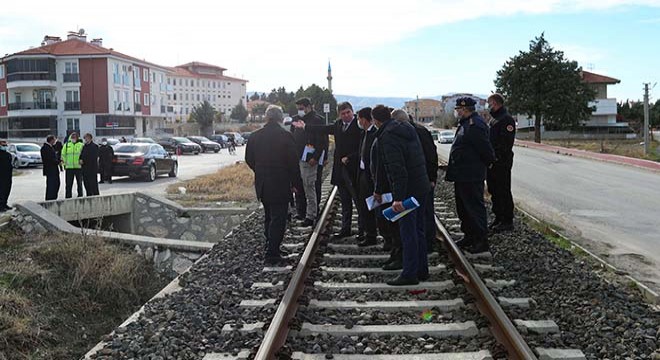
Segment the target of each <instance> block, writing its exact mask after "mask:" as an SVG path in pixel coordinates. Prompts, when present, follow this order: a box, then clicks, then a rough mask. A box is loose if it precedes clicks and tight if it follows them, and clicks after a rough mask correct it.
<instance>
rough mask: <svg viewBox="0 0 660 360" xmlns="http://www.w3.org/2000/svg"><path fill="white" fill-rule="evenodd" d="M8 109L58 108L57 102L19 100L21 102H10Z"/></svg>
mask: <svg viewBox="0 0 660 360" xmlns="http://www.w3.org/2000/svg"><path fill="white" fill-rule="evenodd" d="M8 109H9V110H10V111H11V110H57V103H56V102H53V101H50V102H40V101H32V102H19V103H9V105H8Z"/></svg>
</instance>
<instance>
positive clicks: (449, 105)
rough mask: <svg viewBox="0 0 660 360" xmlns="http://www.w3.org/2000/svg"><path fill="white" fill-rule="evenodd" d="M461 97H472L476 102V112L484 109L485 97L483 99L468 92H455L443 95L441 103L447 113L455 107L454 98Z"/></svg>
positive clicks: (451, 111) (452, 111)
mask: <svg viewBox="0 0 660 360" xmlns="http://www.w3.org/2000/svg"><path fill="white" fill-rule="evenodd" d="M462 97H469V98H472V99H473V100H474V101H476V102H477V104H476V106H475V108H476V110H477V111H478V112H482V111H484V110H485V109H486V99H483V98H481V97H479V96H477V95H473V94H468V93H456V94H451V95H443V96H442V103H443V104H444V108H445V111H446V112H447V113H448V114H453V113H454V107H456V100H458V99H459V98H462Z"/></svg>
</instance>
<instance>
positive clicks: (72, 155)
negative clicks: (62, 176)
mask: <svg viewBox="0 0 660 360" xmlns="http://www.w3.org/2000/svg"><path fill="white" fill-rule="evenodd" d="M82 148H83V143H82V141H78V142H76V143H72V142H71V141H68V142H67V143H66V144H64V147H63V148H62V161H64V168H65V169H80V168H81V166H80V153H81V152H82Z"/></svg>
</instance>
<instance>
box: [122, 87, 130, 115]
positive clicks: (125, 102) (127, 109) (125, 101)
mask: <svg viewBox="0 0 660 360" xmlns="http://www.w3.org/2000/svg"><path fill="white" fill-rule="evenodd" d="M128 99H130V97H129V96H128V91H124V106H123V107H124V110H125V111H130V110H131V107H130V106H128V105H129V102H128Z"/></svg>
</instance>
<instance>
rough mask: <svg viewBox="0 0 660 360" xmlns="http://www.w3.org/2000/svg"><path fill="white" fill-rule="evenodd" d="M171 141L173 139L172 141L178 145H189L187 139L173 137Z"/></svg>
mask: <svg viewBox="0 0 660 360" xmlns="http://www.w3.org/2000/svg"><path fill="white" fill-rule="evenodd" d="M172 139H173V140H174V141H176V142H180V143H189V142H190V140H188V139H186V138H182V137H173V138H172Z"/></svg>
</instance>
